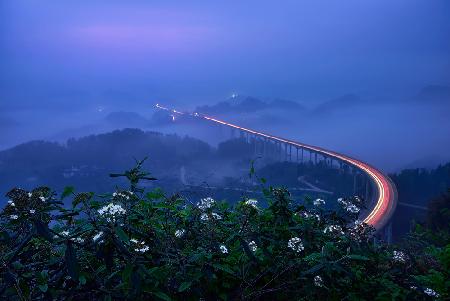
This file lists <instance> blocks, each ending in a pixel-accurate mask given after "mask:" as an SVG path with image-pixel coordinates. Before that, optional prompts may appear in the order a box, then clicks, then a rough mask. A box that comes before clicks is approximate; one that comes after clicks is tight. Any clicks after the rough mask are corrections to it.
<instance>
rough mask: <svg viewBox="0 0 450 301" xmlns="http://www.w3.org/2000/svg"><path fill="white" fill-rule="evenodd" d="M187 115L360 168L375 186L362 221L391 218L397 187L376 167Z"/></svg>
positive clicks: (372, 222)
mask: <svg viewBox="0 0 450 301" xmlns="http://www.w3.org/2000/svg"><path fill="white" fill-rule="evenodd" d="M156 107H157V108H159V109H162V110H167V111H170V112H172V113H173V114H178V115H184V114H188V113H183V112H180V111H177V110H171V109H168V108H165V107H163V106H161V105H159V104H157V105H156ZM189 115H192V116H194V117H198V118H202V119H205V120H207V121H210V122H214V123H216V124H221V125H225V126H228V127H230V128H234V129H237V130H240V131H243V132H247V133H250V134H253V135H256V136H260V137H264V138H267V139H270V140H272V141H277V142H281V143H285V144H289V145H292V146H294V147H299V148H303V149H306V150H309V151H313V152H316V153H320V154H322V155H326V156H328V157H332V158H334V159H337V160H340V161H343V162H346V163H348V164H350V165H352V166H354V167H356V168H357V169H359V170H361V171H362V172H363V173H365V174H367V175H368V176H369V178H370V179H371V180H372V181H373V183H374V184H375V187H376V193H375V194H376V195H375V196H374V200H373V204H374V206H373V208H372V209H371V211H370V212H369V213H368V214H367V216H366V217H365V218H364V222H365V223H367V224H369V225H372V226H374V227H375V229H377V230H380V229H381V228H383V227H384V226H385V225H386V224H387V222H388V221H389V219H390V218H391V216H392V214H393V213H394V211H395V208H396V206H397V189H396V187H395V184H394V183H393V182H392V180H391V179H390V178H389V177H388V176H386V175H384V174H383V173H382V172H381V171H379V170H378V169H376V168H375V167H373V166H370V165H369V164H367V163H364V162H362V161H359V160H357V159H354V158H351V157H348V156H346V155H343V154H339V153H336V152H333V151H329V150H326V149H323V148H320V147H317V146H312V145H308V144H304V143H300V142H296V141H292V140H288V139H284V138H280V137H277V136H273V135H270V134H267V133H263V132H259V131H256V130H252V129H249V128H244V127H241V126H238V125H235V124H232V123H229V122H226V121H223V120H220V119H217V118H213V117H210V116H206V115H204V114H200V113H192V114H189Z"/></svg>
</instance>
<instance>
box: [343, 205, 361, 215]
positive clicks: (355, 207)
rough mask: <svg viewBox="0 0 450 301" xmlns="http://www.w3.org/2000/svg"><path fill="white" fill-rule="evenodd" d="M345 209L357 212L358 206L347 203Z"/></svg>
mask: <svg viewBox="0 0 450 301" xmlns="http://www.w3.org/2000/svg"><path fill="white" fill-rule="evenodd" d="M345 210H347V211H348V212H350V213H358V212H359V210H360V209H359V208H358V206H356V205H354V204H348V205H347V207H346V208H345Z"/></svg>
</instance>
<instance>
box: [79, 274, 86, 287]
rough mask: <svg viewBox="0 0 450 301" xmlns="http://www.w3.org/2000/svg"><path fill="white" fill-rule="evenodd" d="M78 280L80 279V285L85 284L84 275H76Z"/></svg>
mask: <svg viewBox="0 0 450 301" xmlns="http://www.w3.org/2000/svg"><path fill="white" fill-rule="evenodd" d="M78 281H80V284H81V285H85V284H86V277H84V275H80V277H78Z"/></svg>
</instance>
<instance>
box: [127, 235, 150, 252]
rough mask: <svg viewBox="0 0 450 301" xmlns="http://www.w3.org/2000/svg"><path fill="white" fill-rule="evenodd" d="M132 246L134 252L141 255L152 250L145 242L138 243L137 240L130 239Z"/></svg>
mask: <svg viewBox="0 0 450 301" xmlns="http://www.w3.org/2000/svg"><path fill="white" fill-rule="evenodd" d="M130 242H131V244H132V245H133V246H134V247H133V248H134V251H135V252H139V253H145V252H147V251H148V250H150V247H149V246H147V245H146V244H145V241H138V240H137V239H135V238H132V239H130Z"/></svg>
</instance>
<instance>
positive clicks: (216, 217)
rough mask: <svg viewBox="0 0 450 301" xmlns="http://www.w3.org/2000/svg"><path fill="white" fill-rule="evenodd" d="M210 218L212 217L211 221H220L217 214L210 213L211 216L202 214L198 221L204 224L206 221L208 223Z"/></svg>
mask: <svg viewBox="0 0 450 301" xmlns="http://www.w3.org/2000/svg"><path fill="white" fill-rule="evenodd" d="M210 217H212V219H215V220H219V219H222V217H221V216H220V215H219V214H217V213H215V212H212V213H211V214H208V213H202V214H201V215H200V220H201V221H204V222H206V221H209V219H210Z"/></svg>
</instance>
